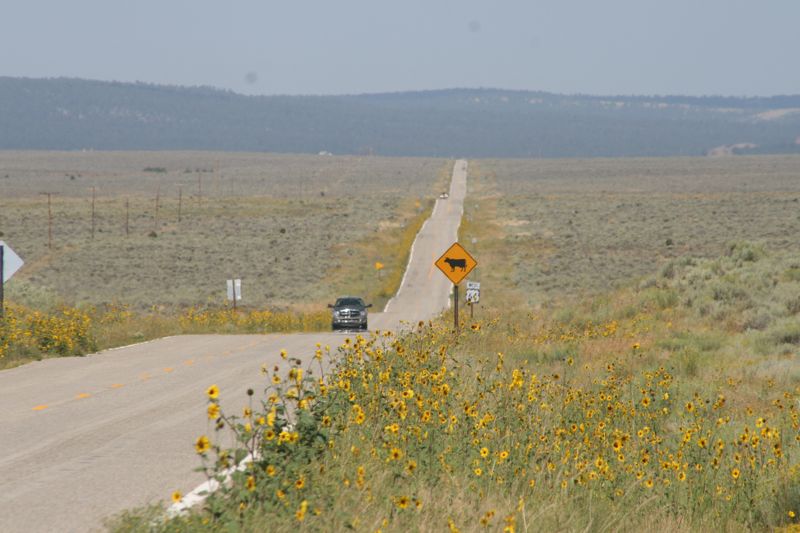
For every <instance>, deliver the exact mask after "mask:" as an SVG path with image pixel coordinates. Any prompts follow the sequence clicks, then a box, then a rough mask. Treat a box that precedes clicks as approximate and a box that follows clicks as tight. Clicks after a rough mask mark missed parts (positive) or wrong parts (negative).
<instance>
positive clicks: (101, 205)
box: [0, 152, 449, 310]
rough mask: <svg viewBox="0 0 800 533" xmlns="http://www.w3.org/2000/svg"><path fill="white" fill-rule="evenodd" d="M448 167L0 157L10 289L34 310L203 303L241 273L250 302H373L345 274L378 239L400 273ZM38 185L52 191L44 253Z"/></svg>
mask: <svg viewBox="0 0 800 533" xmlns="http://www.w3.org/2000/svg"><path fill="white" fill-rule="evenodd" d="M445 169H446V172H444V171H445ZM447 173H449V163H448V162H446V161H442V160H433V159H391V158H356V157H317V156H278V155H266V154H226V153H220V154H217V153H206V152H186V153H181V152H164V153H162V152H145V153H131V152H124V153H103V152H86V153H77V152H75V153H57V152H0V232H2V234H3V235H4V236H3V237H2V238H3V239H5V240H6V241H8V242H9V244H11V245H12V246H13V247H14V249H15V250H16V251H17V252H18V253H19V254H20V255H21V256H22V257H23V258H24V259H25V260H26V267H25V268H24V269H23V270H21V271H20V272H19V273H18V274H17V276H16V277H15V278H14V280H13V281H12V282H11V283H10V284H9V285H8V287H7V288H8V295H9V297H10V298H11V299H13V300H15V301H18V302H20V303H25V304H28V305H33V306H35V307H53V305H54V304H55V303H56V302H62V301H63V302H66V303H68V304H79V305H80V304H100V303H107V302H121V303H125V304H132V305H133V306H134V307H135V308H137V309H148V308H152V307H153V306H156V308H163V307H170V306H180V307H185V306H191V305H198V304H200V305H205V304H212V305H214V304H223V303H224V298H225V280H226V279H228V278H232V277H240V278H242V279H243V285H244V287H243V295H244V303H245V304H246V305H249V306H256V307H263V306H270V307H277V308H287V307H293V308H300V309H301V310H307V309H308V308H316V307H319V306H321V305H322V304H324V303H325V302H327V301H329V300H330V299H332V298H334V297H336V296H337V295H338V294H339V293H340V292H342V291H351V292H355V291H359V289H360V291H362V292H359V294H364V295H365V296H368V297H378V296H379V294H380V293H381V292H382V291H384V292H385V290H386V289H385V288H381V287H374V288H373V287H367V288H366V289H364V287H359V286H354V284H353V283H352V278H353V275H354V274H353V273H355V275H356V279H358V277H366V276H368V275H370V274H374V272H372V270H373V263H374V261H373V256H374V255H375V254H374V253H373V252H374V249H375V247H374V246H373V244H374V243H375V242H376V240H379V241H380V243H381V246H382V247H383V249H384V250H385V253H384V254H380V257H381V259H380V260H381V261H382V262H383V263H384V264H386V267H387V268H386V271H385V273H384V274H385V275H387V276H394V275H395V271H397V270H400V271H402V268H404V266H405V263H404V262H403V261H402V258H403V253H401V252H400V251H398V250H399V249H400V248H402V247H405V246H406V244H407V243H406V240H407V235H406V234H407V233H408V232H407V228H408V227H413V226H414V225H415V224H416V223H417V221H418V218H419V217H420V214H421V213H422V212H423V211H424V208H425V206H426V205H427V203H426V199H428V198H431V197H433V196H435V194H436V191H438V190H439V188H441V181H442V179H443V176H444V175H445V174H447ZM448 177H449V176H448ZM92 187H94V188H95V191H96V195H97V200H96V204H95V212H96V218H95V233H94V236H93V237H92V219H91V196H92V191H91V189H92ZM200 190H202V194H200ZM179 191H180V194H181V195H182V201H181V220H180V222H178V197H179ZM40 192H53V193H56V194H55V195H54V196H53V248H52V250H49V249H48V247H47V239H48V229H47V201H46V197H44V196H42V195H40V194H39V193H40ZM157 195H158V197H159V202H158V203H159V206H158V216H157V217H156V196H157ZM126 202H128V204H129V206H130V217H129V223H128V227H129V234H126V217H127V215H126V211H127V209H126ZM418 204H419V206H420V207H418V206H417V205H418ZM403 249H404V248H403ZM332 280H333V281H332ZM373 289H374V290H375V292H374V294H369V292H370V291H372V290H373Z"/></svg>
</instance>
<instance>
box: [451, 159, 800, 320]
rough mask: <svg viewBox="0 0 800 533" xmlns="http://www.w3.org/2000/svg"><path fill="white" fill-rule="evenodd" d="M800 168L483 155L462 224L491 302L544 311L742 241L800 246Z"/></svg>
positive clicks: (789, 163)
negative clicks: (544, 307) (673, 261)
mask: <svg viewBox="0 0 800 533" xmlns="http://www.w3.org/2000/svg"><path fill="white" fill-rule="evenodd" d="M799 169H800V157H797V156H788V157H742V158H718V159H714V158H673V159H658V158H656V159H592V160H561V161H553V160H536V161H530V160H529V161H525V160H498V161H478V162H476V163H473V164H471V165H470V174H469V186H470V197H469V201H468V202H466V204H465V216H464V225H463V227H462V232H461V234H462V242H464V243H465V245H468V246H469V249H470V252H472V253H473V254H474V255H475V256H476V257H480V258H481V261H480V263H479V265H478V268H477V270H476V271H475V272H474V274H472V275H471V279H475V280H479V281H481V282H482V288H483V289H485V290H484V293H485V298H488V300H486V302H487V303H488V304H489V305H495V306H500V305H504V304H501V303H500V302H503V301H505V304H507V303H508V300H509V299H512V300H513V301H514V302H515V303H519V304H520V305H523V306H525V307H530V306H533V307H536V306H539V305H545V304H547V303H552V302H554V301H561V302H563V301H564V300H565V299H571V298H574V297H579V296H588V295H591V294H598V293H604V292H607V291H608V290H609V289H612V288H615V287H619V286H623V285H626V284H629V283H630V282H631V280H632V279H636V278H638V277H640V276H645V275H647V274H649V273H651V272H653V270H654V269H656V268H658V266H659V265H662V264H664V263H666V262H668V261H669V260H671V259H675V258H678V257H684V256H692V257H716V256H719V255H720V254H722V253H723V250H724V248H725V245H726V243H728V242H731V241H741V240H750V241H757V242H762V243H764V244H766V245H767V246H768V247H769V248H770V249H775V250H782V249H783V250H800V241H799V240H798V239H797V238H796V236H797V235H798V234H800V203H799V202H800V170H799ZM473 239H475V242H472V241H473ZM496 257H502V259H503V260H502V261H500V260H494V258H496ZM493 298H496V299H494V300H493Z"/></svg>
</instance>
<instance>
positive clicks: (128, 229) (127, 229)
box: [125, 198, 131, 237]
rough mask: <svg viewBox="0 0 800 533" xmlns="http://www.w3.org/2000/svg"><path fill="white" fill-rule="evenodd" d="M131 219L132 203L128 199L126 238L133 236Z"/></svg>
mask: <svg viewBox="0 0 800 533" xmlns="http://www.w3.org/2000/svg"><path fill="white" fill-rule="evenodd" d="M130 219H131V201H130V200H129V199H128V198H125V236H126V237H127V236H128V235H130V234H131V229H130Z"/></svg>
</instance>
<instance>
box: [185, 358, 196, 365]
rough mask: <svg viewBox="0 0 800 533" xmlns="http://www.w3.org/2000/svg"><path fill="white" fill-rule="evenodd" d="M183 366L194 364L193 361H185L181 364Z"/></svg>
mask: <svg viewBox="0 0 800 533" xmlns="http://www.w3.org/2000/svg"><path fill="white" fill-rule="evenodd" d="M183 364H184V365H186V366H190V365H193V364H194V359H187V360H186V361H184V362H183Z"/></svg>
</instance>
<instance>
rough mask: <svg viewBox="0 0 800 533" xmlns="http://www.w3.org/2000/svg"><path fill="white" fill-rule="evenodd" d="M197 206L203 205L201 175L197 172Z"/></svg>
mask: <svg viewBox="0 0 800 533" xmlns="http://www.w3.org/2000/svg"><path fill="white" fill-rule="evenodd" d="M197 204H198V205H203V174H202V173H201V172H200V171H199V170H198V171H197Z"/></svg>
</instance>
